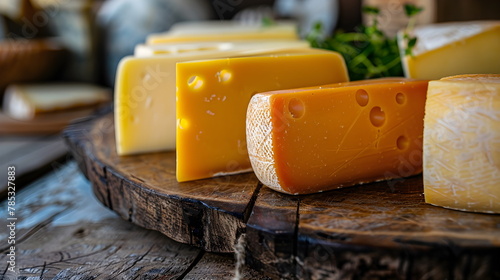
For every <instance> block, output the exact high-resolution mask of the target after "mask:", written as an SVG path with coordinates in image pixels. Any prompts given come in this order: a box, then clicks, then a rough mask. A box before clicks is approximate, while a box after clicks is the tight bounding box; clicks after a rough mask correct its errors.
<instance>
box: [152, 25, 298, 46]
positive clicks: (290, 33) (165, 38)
mask: <svg viewBox="0 0 500 280" xmlns="http://www.w3.org/2000/svg"><path fill="white" fill-rule="evenodd" d="M298 39H299V36H298V33H297V25H296V24H295V23H293V22H278V23H277V24H275V25H271V26H264V25H262V24H260V23H257V24H244V23H241V22H238V21H205V22H190V23H180V24H176V25H174V26H173V27H172V28H171V29H170V30H169V31H168V32H165V33H157V34H151V35H149V36H148V38H147V40H146V42H147V44H161V43H168V42H200V41H248V40H298Z"/></svg>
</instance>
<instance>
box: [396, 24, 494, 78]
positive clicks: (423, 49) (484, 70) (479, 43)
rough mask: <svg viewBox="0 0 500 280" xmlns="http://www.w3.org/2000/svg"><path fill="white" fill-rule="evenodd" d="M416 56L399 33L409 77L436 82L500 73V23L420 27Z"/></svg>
mask: <svg viewBox="0 0 500 280" xmlns="http://www.w3.org/2000/svg"><path fill="white" fill-rule="evenodd" d="M413 33H414V34H413V36H416V37H417V44H416V46H415V48H414V49H413V55H404V50H405V48H406V46H405V44H404V40H403V36H402V32H400V34H399V36H398V37H399V38H398V39H399V45H400V48H401V52H402V53H401V56H402V58H403V59H402V63H403V68H404V71H405V75H406V77H409V78H416V79H429V80H436V79H441V78H443V77H447V76H451V75H459V74H490V73H500V51H499V50H500V21H467V22H451V23H438V24H431V25H424V26H419V27H416V28H415V30H414V32H413Z"/></svg>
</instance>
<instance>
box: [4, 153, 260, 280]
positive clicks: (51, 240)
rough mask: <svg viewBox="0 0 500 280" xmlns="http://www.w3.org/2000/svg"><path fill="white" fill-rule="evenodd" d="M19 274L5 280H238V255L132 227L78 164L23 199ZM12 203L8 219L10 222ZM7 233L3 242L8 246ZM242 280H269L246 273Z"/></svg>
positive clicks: (58, 170) (21, 194) (57, 169)
mask: <svg viewBox="0 0 500 280" xmlns="http://www.w3.org/2000/svg"><path fill="white" fill-rule="evenodd" d="M16 201H17V202H18V203H19V204H18V207H17V211H16V217H17V218H18V220H17V221H18V224H17V239H16V248H17V249H16V264H17V265H16V271H17V273H16V274H15V275H14V274H12V273H10V272H8V271H7V270H6V264H7V262H6V261H7V255H6V253H7V252H8V250H9V248H8V246H5V245H7V244H6V243H1V247H2V248H0V252H1V255H0V279H9V280H10V279H232V278H233V277H234V276H235V275H236V274H237V272H236V262H235V260H234V258H233V255H232V254H211V253H206V252H204V251H202V250H200V249H198V248H196V247H193V246H189V245H186V244H181V243H178V242H176V241H174V240H172V239H169V238H167V237H166V236H164V235H163V234H160V233H159V232H156V231H151V230H147V229H143V228H140V227H138V226H136V225H134V224H132V223H129V222H127V221H124V220H123V219H121V218H120V217H119V216H118V215H116V213H114V212H112V211H110V210H109V209H107V208H106V207H104V206H103V205H102V204H101V203H100V202H99V201H98V200H97V199H96V197H95V196H94V195H93V193H92V189H91V186H90V183H89V182H88V181H87V180H86V179H85V178H84V177H83V176H82V175H81V173H80V172H79V170H78V168H77V165H76V163H75V162H74V161H70V162H68V163H67V164H64V165H56V166H54V169H53V172H50V173H49V175H47V176H45V177H43V178H42V179H40V180H37V181H36V182H34V183H32V184H31V185H29V186H26V187H25V188H23V190H21V191H18V193H17V196H16ZM6 205H7V201H6V200H5V201H3V202H0V216H1V217H6V216H7V213H6V212H7V207H6ZM7 234H8V233H7V232H6V231H4V230H3V229H2V230H1V231H0V238H2V240H7ZM238 273H239V275H241V277H242V279H267V278H266V277H264V276H263V275H261V274H260V273H258V272H256V271H254V270H251V269H248V268H245V267H243V268H242V269H240V270H239V271H238Z"/></svg>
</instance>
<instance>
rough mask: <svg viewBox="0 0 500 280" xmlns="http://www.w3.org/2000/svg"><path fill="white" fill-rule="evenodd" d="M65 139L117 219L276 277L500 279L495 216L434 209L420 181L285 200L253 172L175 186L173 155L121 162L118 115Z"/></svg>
mask: <svg viewBox="0 0 500 280" xmlns="http://www.w3.org/2000/svg"><path fill="white" fill-rule="evenodd" d="M64 137H65V140H66V143H67V144H68V146H69V148H70V151H71V152H72V154H73V156H74V157H75V158H76V159H77V161H78V162H79V166H80V169H81V170H82V172H83V173H84V175H85V176H86V177H87V178H88V179H89V180H90V181H91V182H92V185H93V190H94V193H95V195H96V197H97V198H98V199H99V200H100V201H101V202H102V203H103V204H104V205H105V206H107V207H109V208H110V209H112V210H113V211H115V212H116V213H118V214H119V215H120V216H121V217H123V218H124V219H126V220H128V221H130V222H132V223H134V224H137V225H139V226H141V227H144V228H148V229H152V230H156V231H159V232H161V233H163V234H164V235H166V236H168V237H170V238H172V239H174V240H176V241H179V242H182V243H186V244H190V245H193V246H196V247H200V248H202V249H204V250H206V251H210V252H218V253H234V252H236V255H237V256H238V257H242V256H243V257H244V260H245V263H246V264H247V265H249V266H251V267H253V268H255V269H257V270H261V271H264V272H265V273H267V274H269V275H270V276H272V277H277V278H299V279H303V278H312V279H321V278H328V277H335V278H339V279H344V278H359V279H382V278H383V279H401V278H410V279H414V278H416V279H421V278H429V279H445V278H450V279H498V278H500V266H498V263H500V215H490V214H478V213H467V212H460V211H454V210H448V209H444V208H439V207H435V206H431V205H428V204H426V203H425V202H424V197H423V187H422V177H421V176H415V177H411V178H405V179H400V180H391V181H383V182H378V183H372V184H365V185H361V186H356V187H350V188H344V189H338V190H334V191H329V192H324V193H319V194H314V195H304V196H290V195H285V194H281V193H278V192H275V191H272V190H270V189H269V188H267V187H266V186H263V185H262V184H261V183H259V181H258V180H257V178H256V177H255V175H254V174H253V173H244V174H240V175H232V176H223V177H217V178H212V179H206V180H197V181H191V182H183V183H178V182H177V180H176V178H175V152H165V153H151V154H143V155H135V156H125V157H119V156H118V155H117V154H116V148H115V138H114V123H113V114H112V113H111V112H104V113H101V114H99V115H96V116H95V117H94V118H91V119H87V120H85V121H81V122H78V123H74V124H72V125H70V126H69V127H67V128H66V130H65V131H64Z"/></svg>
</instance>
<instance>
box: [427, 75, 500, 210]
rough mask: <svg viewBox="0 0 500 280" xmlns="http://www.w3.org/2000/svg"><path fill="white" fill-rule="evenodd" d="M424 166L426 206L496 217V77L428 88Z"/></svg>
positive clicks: (499, 149)
mask: <svg viewBox="0 0 500 280" xmlns="http://www.w3.org/2000/svg"><path fill="white" fill-rule="evenodd" d="M423 162H424V169H423V174H424V176H423V177H424V195H425V201H426V202H427V203H430V204H434V205H437V206H442V207H446V208H451V209H457V210H464V211H474V212H486V213H500V75H466V76H458V77H450V78H446V79H443V80H439V81H431V82H430V83H429V89H428V93H427V102H426V107H425V119H424V161H423Z"/></svg>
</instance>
